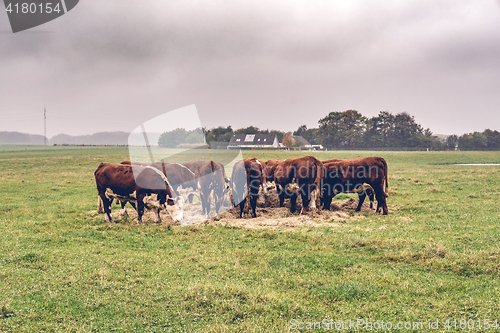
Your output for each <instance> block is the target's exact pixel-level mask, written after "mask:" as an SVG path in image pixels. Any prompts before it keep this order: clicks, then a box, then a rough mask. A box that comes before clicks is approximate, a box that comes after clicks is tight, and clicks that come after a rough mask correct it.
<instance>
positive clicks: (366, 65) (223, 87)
mask: <svg viewBox="0 0 500 333" xmlns="http://www.w3.org/2000/svg"><path fill="white" fill-rule="evenodd" d="M499 16H500V6H499V4H498V3H477V2H475V1H471V0H463V1H444V0H443V1H439V2H436V1H430V0H427V1H405V2H400V1H377V2H373V1H356V2H348V3H347V2H326V1H307V2H301V1H294V2H291V1H285V0H279V1H271V2H264V1H252V2H250V1H246V2H245V1H243V2H238V3H233V2H223V1H220V2H208V1H201V2H196V3H195V2H155V1H143V2H141V4H140V6H138V4H137V2H132V1H130V0H122V1H117V0H115V1H106V2H104V3H103V2H88V1H86V2H80V4H79V5H78V6H77V7H75V9H74V10H72V11H71V12H70V13H68V14H67V15H64V16H63V17H61V18H60V19H57V20H54V21H52V22H50V23H48V24H46V25H44V26H40V27H38V28H35V29H33V30H31V31H28V32H26V33H21V34H15V35H13V34H8V33H5V30H6V29H7V28H6V25H5V22H3V21H1V20H0V30H2V31H4V32H3V33H2V34H0V73H1V74H0V78H1V79H2V84H1V89H0V99H1V100H2V102H3V105H2V106H0V113H2V115H5V117H6V118H5V119H11V122H10V123H6V122H3V123H2V124H0V130H8V129H9V128H12V127H13V126H14V127H16V126H17V127H18V128H17V129H18V130H23V129H24V130H25V131H28V132H33V133H35V132H36V133H40V131H39V128H40V126H39V119H38V118H36V119H35V118H34V119H33V121H24V122H22V123H19V122H17V120H16V119H17V118H16V117H18V115H19V114H22V113H23V112H25V114H26V115H29V117H34V115H32V113H30V112H32V111H27V110H34V109H38V108H43V106H47V107H48V108H49V111H50V112H51V113H50V114H51V115H52V116H53V118H51V124H52V127H50V132H49V133H50V135H55V134H57V133H60V132H65V133H69V134H73V133H74V134H86V133H93V132H96V131H102V130H131V129H133V128H135V127H136V126H137V125H138V124H139V123H140V122H142V121H145V120H147V119H149V118H152V117H154V116H156V115H158V114H160V113H162V112H167V111H170V110H173V109H176V108H179V107H183V106H185V105H190V104H193V103H194V104H196V105H197V107H198V110H199V111H200V114H201V117H202V121H203V123H204V125H206V126H208V127H213V126H218V125H224V126H227V125H233V127H241V126H248V125H256V126H259V127H261V128H278V129H282V130H293V129H295V128H297V127H298V126H299V125H301V124H306V125H307V126H309V127H313V126H317V121H318V120H319V119H320V118H321V117H324V116H325V115H326V114H327V113H328V112H330V111H341V110H345V109H351V108H353V109H357V110H359V111H360V112H362V113H363V114H365V115H367V116H372V115H375V114H377V113H378V112H379V111H380V110H389V111H391V112H394V113H397V112H402V111H408V112H410V113H411V114H413V115H415V117H416V119H417V121H419V122H421V123H422V124H423V125H424V126H425V127H430V128H431V129H433V130H434V131H435V132H440V133H449V134H451V133H459V134H460V133H463V132H466V131H473V130H483V129H484V128H486V127H492V126H493V124H498V123H500V122H499V121H498V120H500V119H499V116H498V114H499V113H498V112H497V111H498V107H497V106H498V105H499V102H500V97H499V96H498V94H497V93H494V92H496V91H498V90H499V88H500V76H499V75H498V74H499V69H500V64H499V60H498V59H500V57H498V55H499V52H500V48H499V45H500V43H499V42H500V29H499V28H500V26H499V25H500V23H499V22H500V20H499ZM33 32H39V33H33ZM50 32H53V33H50ZM13 110H17V111H13ZM19 110H20V111H19ZM23 110H24V111H23ZM472 110H474V112H476V113H478V116H476V117H474V118H473V119H470V118H471V117H470V114H471V112H472ZM480 115H483V116H480ZM29 117H28V118H29ZM25 119H26V118H25Z"/></svg>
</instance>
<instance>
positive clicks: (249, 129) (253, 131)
mask: <svg viewBox="0 0 500 333" xmlns="http://www.w3.org/2000/svg"><path fill="white" fill-rule="evenodd" d="M234 134H260V130H259V128H258V127H255V126H248V127H245V128H240V129H237V130H236V131H234Z"/></svg>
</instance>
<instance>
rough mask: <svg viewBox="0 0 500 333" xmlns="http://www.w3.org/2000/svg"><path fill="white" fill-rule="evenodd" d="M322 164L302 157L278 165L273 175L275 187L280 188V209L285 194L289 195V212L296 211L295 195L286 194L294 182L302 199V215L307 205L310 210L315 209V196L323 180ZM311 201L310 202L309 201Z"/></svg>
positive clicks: (311, 158) (309, 157) (310, 157)
mask: <svg viewBox="0 0 500 333" xmlns="http://www.w3.org/2000/svg"><path fill="white" fill-rule="evenodd" d="M322 166H323V164H322V163H321V162H320V161H319V160H318V159H317V158H315V157H313V156H303V157H295V158H289V159H286V160H285V161H283V162H282V163H279V164H278V166H277V167H276V171H275V173H274V181H275V183H276V186H280V187H281V189H280V190H279V193H278V194H279V197H280V207H283V202H284V199H285V194H289V195H291V199H290V203H291V206H290V211H291V212H292V213H293V212H295V209H296V202H297V193H293V192H292V193H286V192H290V191H288V187H289V186H290V185H291V184H292V183H293V182H294V181H295V182H296V184H297V186H298V192H300V195H301V197H302V211H301V213H302V214H306V212H307V210H308V208H309V207H308V206H309V203H311V208H316V205H315V194H316V193H317V190H318V188H319V185H320V180H321V179H322V178H323V168H322ZM311 199H312V200H311Z"/></svg>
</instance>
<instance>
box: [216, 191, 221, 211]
mask: <svg viewBox="0 0 500 333" xmlns="http://www.w3.org/2000/svg"><path fill="white" fill-rule="evenodd" d="M214 201H215V213H217V214H219V210H220V206H221V202H222V196H221V195H215V191H214Z"/></svg>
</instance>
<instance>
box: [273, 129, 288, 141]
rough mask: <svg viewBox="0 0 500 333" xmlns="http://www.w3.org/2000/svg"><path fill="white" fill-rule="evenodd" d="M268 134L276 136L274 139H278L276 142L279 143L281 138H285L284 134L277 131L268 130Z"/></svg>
mask: <svg viewBox="0 0 500 333" xmlns="http://www.w3.org/2000/svg"><path fill="white" fill-rule="evenodd" d="M269 134H274V135H276V138H277V139H278V142H281V141H282V140H283V137H284V136H285V132H283V131H278V130H270V131H269Z"/></svg>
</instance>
